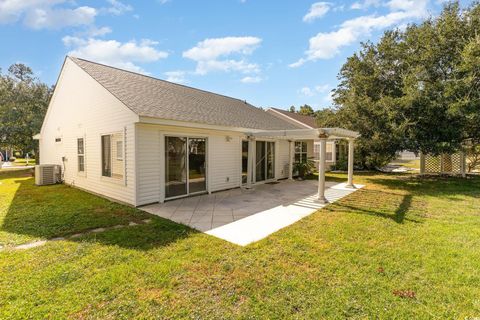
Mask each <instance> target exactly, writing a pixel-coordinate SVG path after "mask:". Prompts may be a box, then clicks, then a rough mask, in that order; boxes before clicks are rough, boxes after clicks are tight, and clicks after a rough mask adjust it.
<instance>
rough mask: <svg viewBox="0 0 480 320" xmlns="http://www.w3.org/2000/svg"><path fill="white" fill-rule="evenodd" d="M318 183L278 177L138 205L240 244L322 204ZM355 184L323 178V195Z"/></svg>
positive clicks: (341, 193) (333, 197) (340, 193)
mask: <svg viewBox="0 0 480 320" xmlns="http://www.w3.org/2000/svg"><path fill="white" fill-rule="evenodd" d="M356 187H357V189H358V188H361V187H362V186H360V185H356ZM317 188H318V186H317V181H315V180H307V181H293V180H282V181H279V182H277V183H274V184H261V185H256V186H255V187H254V188H252V189H243V188H242V189H241V188H237V189H232V190H227V191H221V192H217V193H212V194H205V195H200V196H196V197H190V198H184V199H178V200H172V201H168V202H165V203H163V204H160V203H158V204H152V205H147V206H144V207H141V208H140V209H141V210H144V211H146V212H149V213H151V214H154V215H157V216H160V217H162V218H166V219H170V220H173V221H175V222H178V223H182V224H186V225H188V226H190V227H192V228H195V229H197V230H199V231H202V232H206V233H207V234H210V235H213V236H216V237H218V238H221V239H224V240H227V241H230V242H233V243H236V244H238V245H247V244H249V243H252V242H255V241H258V240H261V239H263V238H264V237H266V236H268V235H270V234H272V233H273V232H276V231H278V230H280V229H281V228H284V227H286V226H288V225H290V224H292V223H294V222H296V221H298V220H300V219H302V218H304V217H306V216H308V215H310V214H312V213H313V212H315V211H317V210H318V209H321V208H323V207H324V206H325V205H326V204H322V203H319V202H317V201H316V198H317ZM357 189H352V188H347V187H346V184H345V183H340V184H339V183H335V182H327V183H326V191H325V196H326V198H327V200H328V201H329V203H332V202H334V201H337V200H338V199H341V198H343V197H345V196H347V195H348V194H350V193H352V192H354V191H355V190H357Z"/></svg>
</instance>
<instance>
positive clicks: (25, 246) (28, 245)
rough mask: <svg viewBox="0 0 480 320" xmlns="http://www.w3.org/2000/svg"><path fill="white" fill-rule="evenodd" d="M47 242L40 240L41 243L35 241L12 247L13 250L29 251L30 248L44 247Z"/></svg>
mask: <svg viewBox="0 0 480 320" xmlns="http://www.w3.org/2000/svg"><path fill="white" fill-rule="evenodd" d="M45 243H47V241H45V240H41V241H35V242H30V243H26V244H21V245H19V246H16V247H14V249H15V250H26V249H31V248H36V247H40V246H43V245H45Z"/></svg>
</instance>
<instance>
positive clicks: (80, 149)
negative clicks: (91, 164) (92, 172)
mask: <svg viewBox="0 0 480 320" xmlns="http://www.w3.org/2000/svg"><path fill="white" fill-rule="evenodd" d="M77 159H78V172H85V142H84V140H83V138H78V139H77Z"/></svg>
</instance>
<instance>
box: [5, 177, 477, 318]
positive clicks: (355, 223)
mask: <svg viewBox="0 0 480 320" xmlns="http://www.w3.org/2000/svg"><path fill="white" fill-rule="evenodd" d="M328 178H329V179H330V180H335V181H343V180H344V179H345V175H342V174H329V175H328ZM356 181H357V182H358V183H364V184H366V185H367V186H366V187H365V188H364V189H361V190H359V191H357V192H355V193H353V194H351V195H350V196H348V197H346V198H344V199H342V200H340V201H339V202H337V203H334V204H332V205H330V206H328V207H327V208H325V209H323V210H320V211H319V212H317V213H315V214H313V215H311V216H309V217H307V218H305V219H303V220H301V221H300V222H298V223H295V224H294V225H292V226H290V227H288V228H285V229H283V230H281V231H279V232H277V233H275V234H273V235H271V236H270V237H268V238H266V239H264V240H262V241H260V242H257V243H255V244H252V245H249V246H247V247H239V246H236V245H233V244H230V243H228V242H225V241H222V240H219V239H216V238H214V237H210V236H208V235H205V234H202V233H198V232H195V231H194V230H191V229H189V228H187V227H185V226H182V225H178V224H175V223H173V222H169V221H167V220H163V219H160V218H156V217H154V218H153V222H152V223H150V224H146V225H138V226H135V227H130V228H124V229H118V230H111V231H108V232H105V233H101V234H92V235H89V236H85V237H83V238H80V239H78V240H76V241H58V242H51V243H47V244H46V245H45V246H43V247H38V248H35V249H31V250H27V251H8V250H7V251H4V252H0V318H1V319H16V318H18V319H25V318H54V319H62V318H75V319H76V318H80V319H130V318H140V319H145V318H158V319H165V318H199V319H209V318H222V319H229V318H232V319H233V318H245V319H252V318H263V319H272V318H274V319H283V318H295V319H304V318H313V319H320V318H333V319H339V318H380V319H385V318H395V319H414V318H415V319H431V318H457V319H465V318H473V317H479V316H480V179H479V178H469V179H467V180H463V179H457V178H424V179H417V178H416V177H415V176H413V175H411V174H406V175H380V174H363V175H359V176H356ZM0 182H1V184H0V225H1V227H0V235H1V236H0V243H4V244H5V243H22V242H25V241H29V240H31V239H33V238H42V237H51V236H58V235H63V234H68V233H74V232H77V231H79V230H83V229H85V228H87V229H88V228H91V227H97V226H106V225H114V224H118V223H120V222H123V221H126V220H130V219H136V218H140V217H143V216H144V214H143V213H141V212H140V211H138V210H136V209H132V208H128V207H124V206H121V205H117V204H112V203H110V202H108V201H106V200H103V199H100V198H98V197H95V196H92V195H89V194H86V193H83V192H81V191H78V190H75V189H72V188H69V187H65V186H60V185H59V186H52V187H34V186H33V185H32V179H31V178H30V177H27V176H25V175H24V174H20V173H9V174H5V173H2V174H0Z"/></svg>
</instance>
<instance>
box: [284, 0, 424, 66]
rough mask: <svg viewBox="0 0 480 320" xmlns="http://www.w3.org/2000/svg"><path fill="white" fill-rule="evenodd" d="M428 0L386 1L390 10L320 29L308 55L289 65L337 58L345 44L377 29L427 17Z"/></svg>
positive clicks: (312, 39) (347, 44) (312, 41)
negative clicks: (326, 30) (338, 26)
mask: <svg viewBox="0 0 480 320" xmlns="http://www.w3.org/2000/svg"><path fill="white" fill-rule="evenodd" d="M427 3H428V0H418V1H414V0H391V1H389V2H388V3H387V4H386V5H387V6H388V7H389V8H390V9H391V12H390V13H388V14H385V15H380V16H379V15H368V16H360V17H357V18H354V19H351V20H347V21H344V22H343V23H342V24H341V25H340V28H339V29H338V30H336V31H332V32H320V33H318V34H317V35H316V36H314V37H312V38H310V40H309V48H308V50H307V51H306V52H305V57H304V58H301V59H299V60H298V61H296V62H294V63H292V64H290V65H289V66H290V67H292V68H294V67H299V66H301V65H303V64H304V63H305V62H307V61H315V60H319V59H330V58H333V57H334V56H336V55H337V54H338V53H339V52H340V49H341V48H343V47H346V46H349V45H351V44H353V43H355V42H357V41H359V39H361V38H364V37H367V36H369V35H370V34H371V32H372V31H374V30H383V29H385V28H389V27H392V26H394V25H397V24H400V23H402V22H403V23H405V22H408V21H411V20H415V19H419V18H423V17H425V16H426V15H427Z"/></svg>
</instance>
